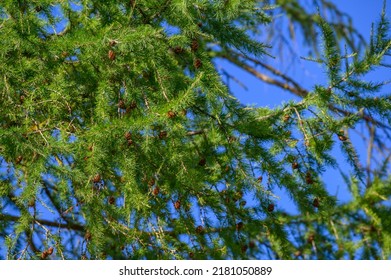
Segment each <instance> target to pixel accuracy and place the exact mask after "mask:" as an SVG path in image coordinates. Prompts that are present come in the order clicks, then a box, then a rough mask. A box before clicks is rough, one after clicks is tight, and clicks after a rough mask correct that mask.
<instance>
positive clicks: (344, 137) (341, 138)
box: [338, 135, 348, 142]
mask: <svg viewBox="0 0 391 280" xmlns="http://www.w3.org/2000/svg"><path fill="white" fill-rule="evenodd" d="M338 139H339V140H341V141H342V142H345V141H346V140H348V138H347V137H346V136H345V135H338Z"/></svg>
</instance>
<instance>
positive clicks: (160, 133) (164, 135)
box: [159, 130, 167, 139]
mask: <svg viewBox="0 0 391 280" xmlns="http://www.w3.org/2000/svg"><path fill="white" fill-rule="evenodd" d="M166 137H167V131H165V130H162V131H160V132H159V139H164V138H166Z"/></svg>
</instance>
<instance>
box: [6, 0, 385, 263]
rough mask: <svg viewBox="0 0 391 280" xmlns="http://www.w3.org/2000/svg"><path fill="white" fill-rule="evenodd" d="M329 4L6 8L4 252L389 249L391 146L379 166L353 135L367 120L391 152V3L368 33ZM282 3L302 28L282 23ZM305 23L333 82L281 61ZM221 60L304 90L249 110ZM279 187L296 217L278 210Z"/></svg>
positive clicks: (340, 252)
mask: <svg viewBox="0 0 391 280" xmlns="http://www.w3.org/2000/svg"><path fill="white" fill-rule="evenodd" d="M313 7H315V10H314V11H312V12H311V11H309V10H307V9H306V8H305V6H304V5H303V4H302V3H301V1H297V0H289V1H286V0H284V1H279V0H278V1H255V0H247V1H238V0H229V1H204V0H197V1H182V0H181V1H178V0H166V1H151V0H148V1H146V0H132V1H120V0H119V1H115V2H105V1H99V0H81V1H67V0H62V1H51V0H45V1H23V0H21V1H4V2H3V3H2V4H0V20H1V21H0V38H1V41H2V42H3V44H2V48H1V49H0V75H1V79H0V107H1V114H0V156H1V160H2V168H3V169H2V170H3V171H4V172H3V173H2V177H1V181H0V194H1V200H0V207H1V212H0V242H1V243H2V244H4V247H5V250H4V251H2V252H1V253H2V254H3V255H1V256H0V257H1V258H10V259H15V258H27V259H35V258H42V259H46V258H64V259H77V258H82V259H85V258H89V259H104V258H113V259H125V258H126V259H228V258H234V259H247V258H272V259H275V258H281V259H291V258H305V259H338V258H366V259H369V258H385V259H386V258H389V257H390V256H391V231H390V230H391V224H390V223H391V220H390V218H389V211H390V205H389V203H388V204H387V203H386V202H385V201H387V200H389V198H390V195H391V189H390V186H391V184H390V178H389V174H388V172H387V171H388V165H387V161H388V160H389V156H388V157H387V156H386V158H383V159H382V162H381V163H378V164H373V163H371V162H370V163H369V165H370V166H367V167H368V168H367V169H365V168H364V167H363V166H362V164H361V163H360V162H359V160H358V156H357V151H356V148H355V145H354V143H353V141H351V140H350V138H349V131H350V130H351V129H353V128H355V127H356V126H357V125H359V124H361V123H364V124H366V125H367V126H368V131H369V132H368V133H369V134H368V135H369V136H370V140H369V141H368V145H369V151H371V153H372V151H373V147H374V146H379V147H380V149H383V150H385V149H386V148H388V147H387V146H384V145H385V144H384V142H382V140H381V139H382V137H385V138H386V139H389V136H388V132H389V130H390V128H389V126H388V123H389V122H390V119H391V103H390V96H389V95H385V94H382V87H383V86H384V84H385V83H384V82H383V81H381V82H368V81H366V80H365V79H364V78H365V75H366V74H367V73H370V72H371V71H373V70H374V69H375V68H377V67H383V66H387V65H384V61H385V60H384V57H385V56H387V55H389V54H390V47H391V41H390V37H389V34H388V32H389V25H388V24H389V23H388V20H387V17H386V15H385V12H383V14H382V16H381V18H380V20H379V21H378V23H377V24H376V26H374V28H373V34H372V35H371V38H370V42H369V44H368V45H365V41H364V40H363V38H362V37H361V35H359V34H358V32H357V31H356V30H355V29H354V27H353V26H352V24H351V22H350V18H349V16H348V15H346V14H344V13H342V12H340V11H339V10H338V9H337V8H336V7H335V6H334V5H332V4H331V3H330V2H328V1H326V0H322V1H314V5H313ZM316 7H319V9H318V11H316ZM384 11H385V9H384ZM276 13H282V15H283V19H282V21H281V22H280V23H279V24H281V26H285V27H287V28H288V31H289V32H288V33H286V32H285V33H284V31H282V32H283V36H285V35H286V34H289V35H288V37H284V38H282V37H281V36H278V35H276V34H275V32H276V31H275V30H276V29H275V28H274V27H275V24H276V23H278V22H277V21H275V20H274V18H275V14H276ZM325 13H330V14H331V20H328V21H326V19H325V17H324V14H325ZM295 32H296V33H297V32H302V35H304V36H303V38H304V40H305V42H306V43H307V44H308V45H309V48H310V50H311V52H310V53H309V56H310V57H308V58H307V59H309V60H313V61H316V62H318V63H320V64H322V65H323V67H324V69H325V71H326V73H327V77H328V81H327V83H326V84H324V85H314V87H313V89H311V90H308V89H305V88H303V87H302V86H300V85H299V83H298V82H296V81H295V80H294V78H293V77H290V76H288V75H286V74H284V73H282V72H280V71H279V70H277V69H276V68H273V67H272V66H271V65H269V64H267V63H266V58H267V57H268V56H270V53H271V51H272V49H271V47H270V46H269V43H273V40H280V42H288V45H289V42H290V41H292V40H295V36H296V35H295V34H296V33H295ZM318 32H320V34H321V37H318V36H317V33H318ZM259 34H261V35H265V34H267V35H268V36H269V38H266V37H265V40H264V41H260V40H259V39H256V38H257V36H258V35H259ZM289 36H290V37H289ZM262 38H264V37H262ZM278 38H279V39H278ZM268 40H269V41H268ZM341 42H344V43H345V45H346V47H343V46H342V44H341ZM319 45H322V48H319ZM285 47H286V45H285V44H284V43H282V44H281V45H280V48H281V50H282V51H281V52H282V53H286V52H285ZM348 51H349V52H350V51H351V52H352V53H348ZM221 59H223V60H226V61H230V62H231V63H234V64H235V65H236V66H237V67H239V68H242V69H243V70H245V71H247V72H248V73H250V74H252V75H254V76H255V77H256V78H258V79H259V80H261V81H262V82H265V83H269V84H271V85H273V86H277V87H280V88H282V89H284V90H287V91H289V92H291V93H293V94H295V95H297V96H298V97H300V100H298V101H289V102H285V103H284V104H281V106H279V107H278V108H274V109H271V108H268V107H251V106H245V105H243V104H241V103H240V102H239V100H237V99H236V98H235V97H234V94H233V92H232V88H231V87H230V85H229V83H228V82H227V80H226V79H224V78H223V76H224V75H225V76H226V77H228V80H236V78H235V75H234V74H230V73H229V69H220V68H219V67H218V63H217V61H218V60H221ZM260 69H262V70H260ZM221 74H223V75H221ZM378 130H379V131H380V132H377V131H378ZM382 145H383V146H382ZM335 147H339V148H340V149H341V151H342V152H343V153H344V154H345V158H346V160H347V161H348V162H349V163H350V165H351V166H352V174H345V173H346V172H345V173H343V174H344V176H345V181H346V184H347V185H348V186H349V189H350V190H351V193H352V197H353V198H352V200H351V201H350V202H348V203H340V202H338V201H337V199H336V197H335V196H334V195H333V194H330V193H329V191H328V190H327V188H326V184H325V181H326V180H327V178H324V176H323V174H324V172H325V170H326V169H327V168H330V167H331V168H338V167H339V166H340V165H339V163H338V162H337V160H336V159H335V157H334V155H333V149H334V148H335ZM371 158H372V155H370V156H369V159H371ZM383 163H384V164H383ZM278 189H282V190H284V191H286V192H287V193H288V194H289V196H290V198H291V201H292V203H293V204H295V206H296V207H297V209H298V213H295V214H292V213H290V212H287V211H285V210H284V209H283V207H279V205H278V203H279V202H278V201H279V200H278V197H277V196H276V190H278ZM2 247H3V246H2Z"/></svg>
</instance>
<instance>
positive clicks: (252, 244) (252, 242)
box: [248, 241, 255, 249]
mask: <svg viewBox="0 0 391 280" xmlns="http://www.w3.org/2000/svg"><path fill="white" fill-rule="evenodd" d="M248 247H250V249H254V248H255V242H254V241H250V242H249V243H248Z"/></svg>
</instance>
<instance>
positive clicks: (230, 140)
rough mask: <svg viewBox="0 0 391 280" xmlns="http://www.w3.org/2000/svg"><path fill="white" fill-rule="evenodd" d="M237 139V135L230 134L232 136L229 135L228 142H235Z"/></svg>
mask: <svg viewBox="0 0 391 280" xmlns="http://www.w3.org/2000/svg"><path fill="white" fill-rule="evenodd" d="M236 140H237V139H236V137H235V136H232V135H231V136H230V137H228V143H230V144H231V143H233V142H235V141H236Z"/></svg>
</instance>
